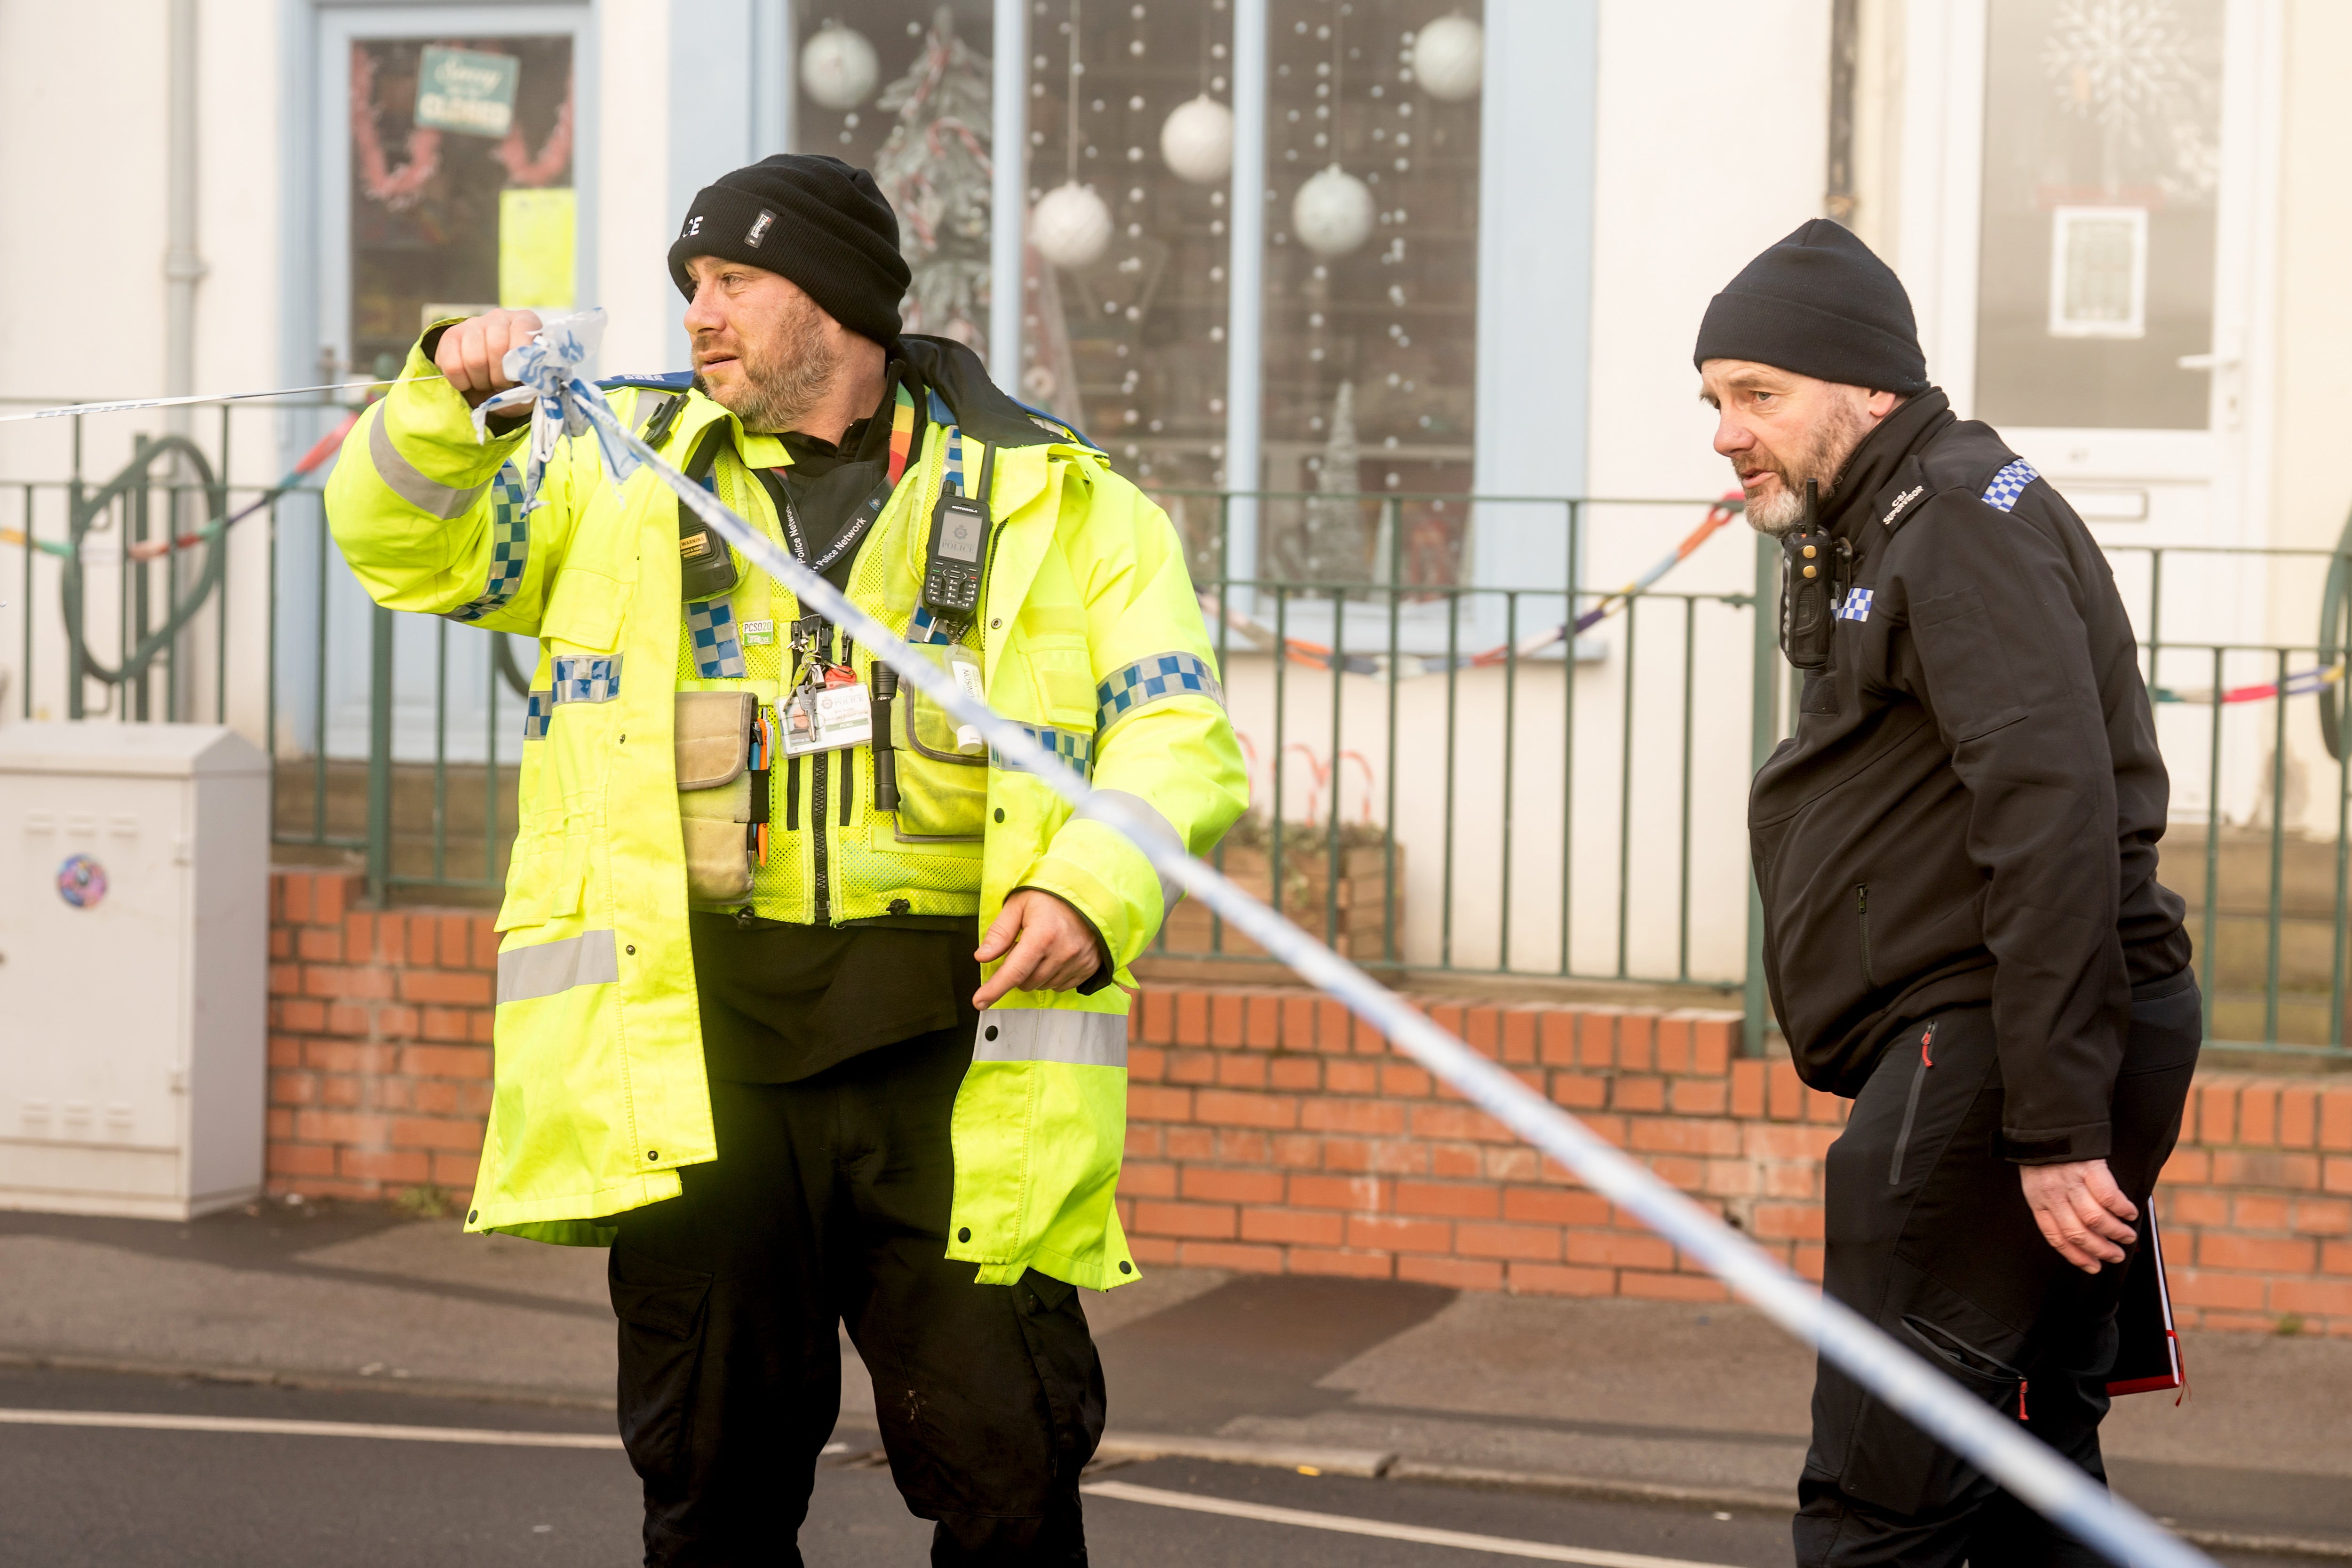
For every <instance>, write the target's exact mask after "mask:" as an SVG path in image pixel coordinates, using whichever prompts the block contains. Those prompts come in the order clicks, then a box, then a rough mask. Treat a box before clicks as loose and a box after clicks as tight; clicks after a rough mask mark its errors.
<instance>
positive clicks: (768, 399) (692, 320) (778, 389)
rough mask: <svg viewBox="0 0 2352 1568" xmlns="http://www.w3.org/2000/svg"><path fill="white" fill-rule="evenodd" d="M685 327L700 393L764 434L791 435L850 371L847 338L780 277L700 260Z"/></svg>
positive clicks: (812, 301)
mask: <svg viewBox="0 0 2352 1568" xmlns="http://www.w3.org/2000/svg"><path fill="white" fill-rule="evenodd" d="M695 265H696V267H697V268H699V269H700V270H699V273H698V279H697V284H696V293H695V296H694V299H693V301H692V302H691V304H690V305H689V306H688V310H687V314H686V329H687V331H688V332H690V333H691V334H693V338H694V368H695V376H694V384H695V389H696V390H697V391H698V392H700V393H701V394H702V395H704V396H706V397H709V399H711V400H712V401H713V402H715V403H717V404H719V405H720V406H721V407H723V408H726V409H728V410H730V412H732V413H733V414H734V415H735V416H736V417H737V418H739V419H740V420H741V421H742V422H743V428H744V429H746V430H749V431H752V432H755V433H761V434H772V433H774V432H778V431H784V430H793V429H797V428H799V427H800V426H801V424H802V422H803V421H804V420H805V419H807V418H808V417H809V416H810V415H811V414H813V413H814V412H815V411H816V410H817V409H818V408H820V407H821V406H822V405H824V403H825V401H826V400H827V398H828V397H829V396H830V395H832V394H833V392H834V391H835V388H836V387H837V385H838V384H839V382H840V380H841V378H842V377H843V376H845V375H846V374H848V373H849V358H850V350H849V344H850V341H851V340H850V337H849V334H847V333H846V332H845V331H843V330H842V329H841V327H840V326H839V325H838V324H836V323H835V321H834V319H833V318H832V317H831V316H828V315H827V314H825V312H824V309H823V308H822V307H820V306H819V305H818V304H817V302H816V301H815V300H812V299H810V298H809V297H808V295H807V294H805V293H803V291H802V290H801V289H800V288H799V287H798V286H797V285H795V284H793V282H791V281H790V280H789V279H784V278H782V277H781V276H779V275H777V274H776V273H773V272H767V271H763V270H761V268H753V267H745V266H741V265H740V264H738V263H734V262H712V261H704V260H698V261H697V262H696V263H695Z"/></svg>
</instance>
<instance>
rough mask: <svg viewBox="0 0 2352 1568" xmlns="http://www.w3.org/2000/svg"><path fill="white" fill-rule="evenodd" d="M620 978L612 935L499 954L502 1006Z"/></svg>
mask: <svg viewBox="0 0 2352 1568" xmlns="http://www.w3.org/2000/svg"><path fill="white" fill-rule="evenodd" d="M620 978H621V954H620V949H619V948H618V947H616V946H615V945H614V940H613V933H612V932H611V931H584V932H583V933H582V934H580V935H578V936H574V937H567V938H565V939H564V940H563V941H562V942H541V943H540V944H539V945H537V946H536V947H518V948H510V949H509V950H508V951H507V952H502V953H500V954H499V1005H500V1006H502V1007H503V1006H505V1005H507V1004H508V1003H509V1002H529V1001H532V1000H534V999H535V998H538V997H541V996H552V995H554V994H556V993H558V992H560V991H569V990H571V989H572V987H573V986H575V985H610V984H613V983H614V981H616V980H618V979H620ZM1120 1021H1121V1022H1122V1023H1124V1022H1125V1020H1124V1019H1122V1020H1120ZM1125 1040H1126V1037H1125V1035H1124V1034H1122V1035H1121V1036H1120V1041H1121V1043H1122V1044H1124V1043H1125Z"/></svg>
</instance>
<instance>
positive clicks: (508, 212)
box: [499, 190, 579, 310]
mask: <svg viewBox="0 0 2352 1568" xmlns="http://www.w3.org/2000/svg"><path fill="white" fill-rule="evenodd" d="M578 212H579V204H578V202H577V201H576V199H575V198H574V194H573V193H572V192H571V191H568V190H536V191H534V190H507V191H500V192H499V305H500V306H502V307H503V308H505V309H507V310H550V309H552V310H570V309H572V295H573V281H572V256H573V246H574V241H573V234H574V225H573V219H574V218H575V217H576V216H577V215H578Z"/></svg>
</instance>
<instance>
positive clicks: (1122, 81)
mask: <svg viewBox="0 0 2352 1568" xmlns="http://www.w3.org/2000/svg"><path fill="white" fill-rule="evenodd" d="M1029 3H1030V6H1031V10H1030V16H1029V51H1030V58H1029V61H1028V75H1029V149H1028V176H1029V177H1028V187H1029V189H1028V195H1029V200H1030V205H1031V208H1032V215H1033V216H1032V217H1031V220H1030V228H1029V235H1030V247H1029V249H1028V251H1027V254H1026V260H1025V266H1024V277H1023V279H1022V287H1023V300H1024V305H1023V310H1022V373H1021V395H1022V396H1023V397H1024V399H1025V400H1027V401H1028V402H1031V403H1034V404H1036V405H1040V406H1043V407H1047V408H1050V409H1052V410H1053V411H1054V412H1055V414H1057V415H1059V416H1062V417H1063V418H1066V419H1068V420H1071V421H1072V422H1074V423H1075V424H1076V425H1077V426H1078V427H1079V428H1080V429H1082V430H1084V431H1086V432H1087V435H1088V436H1089V437H1092V438H1093V439H1094V440H1095V441H1096V442H1097V444H1098V445H1100V446H1101V447H1103V448H1104V449H1105V450H1106V451H1108V453H1109V454H1110V457H1111V460H1112V462H1113V463H1114V465H1116V466H1117V467H1118V469H1119V470H1120V471H1121V472H1123V473H1125V474H1127V475H1128V476H1129V477H1130V478H1132V479H1136V480H1137V481H1138V482H1139V483H1140V484H1142V485H1143V486H1144V487H1145V488H1146V489H1149V490H1150V491H1151V492H1153V494H1154V496H1155V498H1156V499H1158V500H1160V503H1161V504H1162V505H1163V506H1165V507H1166V508H1167V510H1168V511H1169V514H1170V515H1171V517H1172V518H1174V519H1175V521H1176V523H1177V526H1178V529H1179V531H1181V532H1182V533H1183V534H1184V535H1185V536H1186V538H1187V540H1188V542H1190V543H1191V544H1192V548H1193V563H1192V565H1193V570H1194V572H1195V573H1196V574H1204V573H1205V574H1212V575H1213V574H1214V567H1215V563H1216V560H1217V556H1218V552H1217V550H1216V549H1215V539H1216V533H1217V528H1218V516H1219V509H1218V506H1217V503H1216V500H1215V499H1214V498H1213V496H1212V495H1210V494H1208V493H1206V492H1210V491H1213V490H1215V489H1218V488H1219V487H1221V486H1223V484H1224V483H1225V482H1226V474H1225V471H1224V458H1225V447H1224V442H1225V332H1226V327H1227V322H1226V319H1225V317H1226V309H1225V307H1226V289H1227V279H1226V274H1225V267H1226V263H1227V260H1228V245H1229V242H1228V239H1227V234H1226V231H1227V227H1228V223H1229V219H1230V217H1231V213H1230V211H1229V210H1228V203H1229V200H1230V185H1231V181H1232V163H1233V110H1232V107H1231V105H1232V91H1231V82H1230V74H1231V69H1232V63H1233V61H1232V53H1233V11H1232V6H1231V5H1229V4H1228V0H1146V3H1134V0H1118V3H1114V0H1081V3H1078V4H1073V3H1072V0H1029ZM1074 42H1075V45H1076V47H1075V49H1074V48H1073V44H1074ZM1072 186H1075V187H1076V189H1075V190H1072V189H1071V188H1070V187H1072ZM1235 482H1236V483H1245V482H1246V481H1245V480H1236V481H1235ZM1234 564H1235V570H1236V571H1237V572H1240V573H1244V574H1246V572H1247V570H1248V567H1247V563H1234Z"/></svg>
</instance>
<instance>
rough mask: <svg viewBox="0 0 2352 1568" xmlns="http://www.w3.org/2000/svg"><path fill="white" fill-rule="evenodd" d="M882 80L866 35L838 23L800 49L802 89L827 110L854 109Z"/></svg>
mask: <svg viewBox="0 0 2352 1568" xmlns="http://www.w3.org/2000/svg"><path fill="white" fill-rule="evenodd" d="M880 79H882V62H881V61H880V60H878V59H877V58H875V54H874V46H873V45H872V44H869V43H867V42H866V35H865V34H863V33H860V32H857V31H856V30H854V29H852V28H849V27H845V26H841V25H840V24H839V23H837V22H836V23H835V24H833V25H832V26H827V27H825V28H824V30H823V31H822V32H820V33H818V34H817V35H816V36H815V37H813V38H811V39H810V40H809V41H808V42H807V43H806V44H804V45H803V46H802V47H801V86H802V87H803V88H804V89H807V92H808V95H809V96H810V97H811V98H813V99H814V100H817V102H819V103H821V104H823V105H824V107H825V108H827V109H833V110H845V109H855V108H856V107H857V106H858V105H859V104H861V103H864V102H865V101H866V98H867V96H868V95H870V94H871V93H872V92H873V90H874V84H875V83H876V82H877V81H879V80H880Z"/></svg>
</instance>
